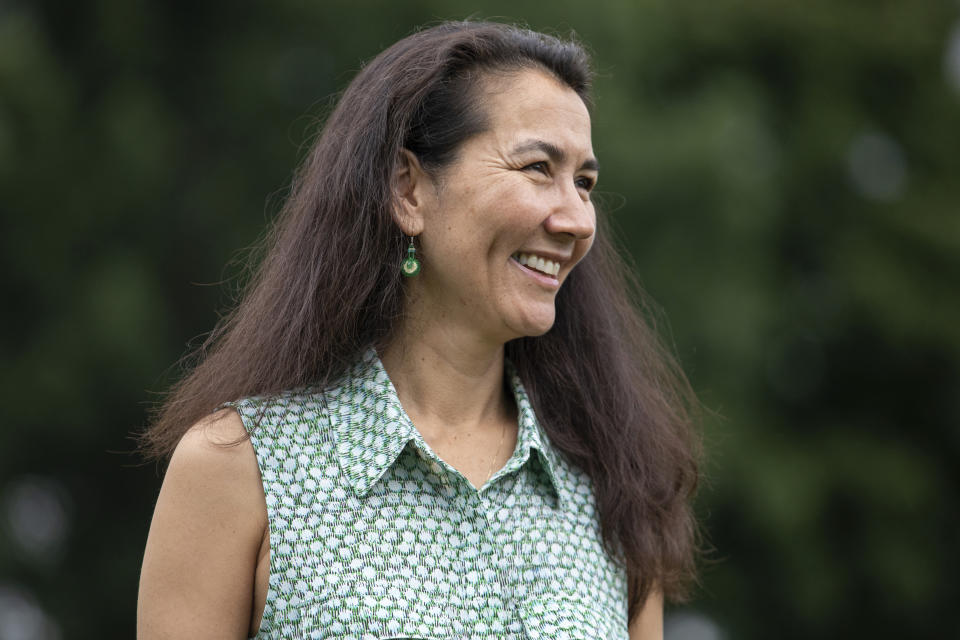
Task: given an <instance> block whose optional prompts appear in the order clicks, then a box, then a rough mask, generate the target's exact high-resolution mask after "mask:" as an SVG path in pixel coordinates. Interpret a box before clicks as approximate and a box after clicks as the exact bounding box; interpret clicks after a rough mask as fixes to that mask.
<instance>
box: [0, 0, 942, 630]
mask: <svg viewBox="0 0 960 640" xmlns="http://www.w3.org/2000/svg"><path fill="white" fill-rule="evenodd" d="M471 15H472V16H474V17H478V18H494V19H497V20H502V21H512V22H523V23H527V24H529V25H530V26H532V27H533V28H536V29H542V30H547V31H551V32H554V33H559V34H566V33H569V32H570V30H575V31H576V33H577V34H579V36H580V37H581V38H582V39H583V40H584V41H585V42H586V43H587V44H588V45H589V46H590V48H591V49H592V51H593V52H594V53H595V57H596V63H597V67H598V70H599V78H598V82H597V96H598V98H597V104H596V108H595V110H594V114H593V115H594V148H595V151H596V152H597V154H598V157H599V158H600V160H601V164H602V165H603V171H602V176H601V180H600V185H599V190H600V191H601V192H602V194H601V198H602V201H603V203H604V205H605V208H606V210H607V211H608V212H610V215H612V217H613V219H614V220H615V222H616V225H617V227H618V228H619V230H620V232H621V237H622V239H623V244H624V246H625V247H626V248H627V249H628V251H629V252H630V254H631V256H632V259H633V261H634V262H635V264H636V268H637V270H638V272H639V274H640V277H641V280H642V282H643V283H644V286H645V287H646V289H647V290H648V292H649V293H650V294H651V295H652V296H653V298H654V299H656V300H657V301H658V303H659V304H660V305H661V306H662V307H663V310H664V315H663V319H662V321H661V322H660V325H659V326H660V328H661V329H662V330H663V331H664V332H665V334H666V335H667V336H668V340H670V341H671V342H672V343H673V344H675V345H676V349H677V352H678V354H679V356H680V358H681V360H682V362H683V365H684V367H685V369H686V370H687V372H688V373H689V375H690V377H691V379H692V381H693V383H694V386H695V388H696V389H697V391H698V393H699V394H700V397H701V399H702V400H703V402H704V404H705V405H706V407H707V408H708V409H709V412H708V414H707V416H706V420H705V423H704V425H703V430H704V437H705V442H706V449H707V452H708V460H707V463H706V466H705V475H704V481H703V483H702V485H701V490H700V493H699V496H698V500H697V508H698V511H699V513H700V516H701V520H702V522H703V524H704V528H705V531H706V532H707V535H708V538H709V541H710V543H711V544H712V546H713V547H714V550H713V551H712V552H711V553H710V554H709V556H708V560H707V561H706V562H705V563H704V565H703V572H702V579H703V584H702V586H701V588H700V589H699V590H698V591H697V592H696V595H695V597H694V599H693V601H692V602H690V603H689V604H687V605H684V606H682V607H673V608H670V609H669V610H668V620H667V621H668V629H667V637H668V639H670V638H672V639H674V640H683V639H689V640H712V639H715V638H728V639H733V638H745V639H753V638H757V639H759V638H798V639H799V638H851V637H856V638H859V637H863V638H905V637H909V638H954V637H960V620H958V616H957V612H956V604H957V603H958V602H960V588H958V586H957V585H958V580H957V579H956V574H957V571H958V569H960V562H958V558H960V554H958V551H957V549H956V545H957V533H958V530H960V527H958V524H960V523H958V520H960V517H958V513H960V509H958V506H960V502H958V488H960V482H958V475H960V473H958V467H960V465H958V462H960V455H958V452H960V357H958V356H960V296H958V286H960V210H958V209H960V179H958V175H960V20H958V17H960V5H958V4H957V3H955V2H947V1H943V2H936V1H934V0H924V1H917V2H904V1H896V2H895V1H874V2H865V1H854V0H807V1H806V2H794V3H786V2H776V1H772V0H767V1H764V0H740V1H734V0H709V1H708V0H686V1H680V0H677V1H674V2H666V1H662V2H654V1H638V2H627V1H625V0H622V1H620V2H587V3H584V2H553V3H534V2H526V1H519V0H518V1H512V2H486V3H480V4H468V3H464V2H460V1H459V0H452V1H448V2H442V3H441V2H426V1H413V2H379V3H373V2H341V1H337V2H319V1H312V2H311V1H297V2H293V1H290V0H286V1H275V2H269V3H268V2H259V3H257V2H244V1H237V2H230V3H214V2H182V1H175V2H174V1H171V2H162V3H161V2H143V1H139V2H138V1H135V0H102V1H99V2H86V3H54V2H36V3H24V2H16V1H12V2H11V1H8V2H4V3H3V4H2V5H0V212H2V222H0V225H2V226H0V265H2V271H3V280H2V296H3V297H2V300H3V302H2V303H0V317H2V333H0V362H2V370H0V376H2V377H0V394H2V395H0V427H2V428H0V638H5V639H6V638H11V639H15V640H16V639H19V638H31V639H32V638H59V637H62V638H128V637H132V636H133V629H134V624H135V606H136V590H137V581H138V573H139V568H140V561H141V558H142V553H143V547H144V543H145V540H146V534H147V528H148V526H149V519H150V514H151V512H152V508H153V503H154V500H155V498H156V494H157V490H158V488H159V484H160V475H159V472H158V469H157V468H156V467H155V466H154V465H146V466H144V465H143V464H142V463H141V461H140V460H139V459H138V457H137V456H135V455H132V454H131V453H130V452H131V451H132V449H133V442H132V440H131V439H130V434H131V432H132V431H134V430H136V429H138V428H139V427H140V426H141V425H143V423H144V421H145V419H146V417H145V416H146V410H147V408H148V407H149V405H150V403H152V402H155V401H156V400H157V398H158V397H159V396H158V395H157V394H158V393H159V392H161V391H163V390H164V389H165V388H166V386H167V385H168V384H169V383H170V382H171V381H172V380H173V379H175V377H176V376H177V375H178V374H179V371H180V369H179V368H178V367H177V365H175V364H174V363H175V362H176V361H177V360H178V358H179V357H180V356H181V355H182V354H183V353H184V352H185V350H186V349H187V346H188V344H189V345H196V344H197V343H198V340H199V339H200V338H201V337H202V335H203V334H204V333H205V332H206V331H209V330H210V329H211V328H212V326H213V324H214V323H215V322H216V320H217V317H218V315H217V312H218V311H222V310H223V309H224V308H226V306H227V305H228V304H229V302H230V300H231V297H232V295H233V294H234V293H235V291H236V288H237V286H238V279H237V278H238V276H240V275H241V274H242V271H243V260H244V256H245V253H244V252H243V251H242V250H243V249H244V248H245V247H248V246H250V245H252V244H253V243H254V242H255V241H256V240H257V239H258V238H259V237H260V235H261V233H262V232H263V229H264V226H265V223H266V222H267V221H268V220H269V219H270V218H271V217H272V216H273V215H274V214H275V213H276V211H277V209H278V207H279V204H280V203H281V202H282V199H283V196H284V193H285V188H286V186H287V185H288V182H289V179H290V176H291V173H292V170H293V168H294V167H295V166H296V164H297V162H298V159H299V158H300V157H302V154H303V152H304V150H305V148H306V147H305V145H306V144H307V142H308V141H309V138H310V136H311V135H312V134H313V133H314V132H315V130H316V123H317V121H318V118H319V117H321V116H322V114H323V113H324V112H325V111H326V110H327V109H328V108H329V105H330V104H331V96H332V95H333V94H334V93H335V92H336V91H338V90H340V89H342V88H343V87H344V86H345V85H346V84H347V83H348V82H349V80H350V79H351V78H352V76H353V75H354V74H355V73H356V71H357V70H358V69H359V68H360V66H361V64H362V62H363V61H364V60H368V59H369V58H371V57H372V56H374V55H375V54H376V53H377V52H379V51H380V50H382V49H383V48H385V47H386V46H388V45H389V44H391V43H392V42H394V41H396V40H398V39H399V38H401V37H403V36H404V35H407V34H409V33H410V32H411V31H412V30H413V29H414V28H416V27H417V26H418V25H422V24H426V23H432V22H435V21H437V20H439V19H444V18H464V17H467V16H471Z"/></svg>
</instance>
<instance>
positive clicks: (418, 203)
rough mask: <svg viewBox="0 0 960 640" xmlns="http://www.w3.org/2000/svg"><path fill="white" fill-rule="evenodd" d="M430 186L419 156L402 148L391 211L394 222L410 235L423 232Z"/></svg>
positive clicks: (395, 174)
mask: <svg viewBox="0 0 960 640" xmlns="http://www.w3.org/2000/svg"><path fill="white" fill-rule="evenodd" d="M429 188H430V179H429V177H428V176H427V174H426V173H425V172H424V171H423V168H422V167H421V166H420V161H419V160H418V159H417V156H416V155H414V154H413V152H411V151H410V150H409V149H401V150H400V155H399V157H398V158H397V164H396V169H395V170H394V173H393V180H392V192H393V202H392V203H391V213H392V214H393V219H394V222H396V223H397V226H399V227H400V229H401V230H402V231H403V233H405V234H406V235H408V236H417V235H420V233H422V232H423V227H424V223H423V221H424V214H425V209H426V202H427V198H428V189H429Z"/></svg>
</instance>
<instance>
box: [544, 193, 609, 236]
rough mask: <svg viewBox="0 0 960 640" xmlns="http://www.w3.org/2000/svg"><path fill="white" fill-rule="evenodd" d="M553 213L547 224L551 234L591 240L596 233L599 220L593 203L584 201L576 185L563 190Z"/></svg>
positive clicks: (588, 200) (587, 200)
mask: <svg viewBox="0 0 960 640" xmlns="http://www.w3.org/2000/svg"><path fill="white" fill-rule="evenodd" d="M560 191H562V193H560V194H558V196H557V203H556V206H555V207H554V210H553V212H552V213H551V214H550V216H549V217H548V218H547V220H546V222H545V226H546V229H547V231H548V232H549V233H557V234H567V235H570V236H573V238H575V239H576V240H583V239H586V238H589V237H590V236H592V235H593V234H594V231H596V225H597V219H596V212H595V210H594V207H593V202H592V201H590V199H589V198H588V199H586V200H584V198H583V193H582V192H581V190H580V189H578V188H577V187H576V185H574V184H571V185H570V186H569V187H567V188H564V189H561V190H560Z"/></svg>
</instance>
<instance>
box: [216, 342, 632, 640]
mask: <svg viewBox="0 0 960 640" xmlns="http://www.w3.org/2000/svg"><path fill="white" fill-rule="evenodd" d="M506 378H507V381H508V382H509V386H510V388H511V390H512V392H513V397H514V400H515V401H516V405H517V410H518V416H519V418H518V420H519V424H518V437H517V445H516V448H515V449H514V452H513V455H512V457H511V458H510V459H509V461H508V462H507V463H506V465H505V466H504V467H503V468H501V469H500V470H499V471H497V472H496V473H495V474H494V475H493V476H492V477H491V478H490V479H489V480H488V481H487V482H486V483H485V484H484V486H483V487H482V488H481V489H480V490H477V489H476V488H475V487H473V485H471V484H470V482H469V481H468V480H467V479H466V478H465V477H464V476H463V475H462V474H460V472H458V471H457V470H456V469H454V468H453V467H451V466H450V465H449V464H447V463H446V462H444V461H443V460H442V459H441V458H439V457H438V456H437V455H436V453H434V452H433V451H432V450H431V449H430V447H429V446H428V445H427V443H426V442H425V441H424V439H423V437H422V436H421V435H420V433H419V432H418V431H417V429H416V428H415V427H414V425H413V424H412V422H411V421H410V419H409V417H408V416H407V415H406V413H405V412H404V410H403V407H402V406H401V405H400V400H399V398H398V397H397V392H396V390H395V388H394V386H393V383H392V382H391V381H390V379H389V377H388V376H387V373H386V371H385V370H384V368H383V365H382V363H381V362H380V359H379V358H378V357H377V354H376V351H374V350H373V349H370V350H368V351H367V352H366V353H365V354H364V355H363V356H362V357H361V358H360V359H359V360H358V361H357V362H356V363H355V365H354V366H353V367H352V368H351V369H350V370H349V371H348V372H347V373H346V374H345V375H344V376H343V377H342V379H341V380H339V381H338V382H337V383H336V384H334V385H333V386H332V387H331V388H329V389H327V390H317V389H310V388H304V389H298V390H292V391H288V392H284V393H281V394H278V395H274V396H270V397H265V396H262V397H251V398H245V399H242V400H239V401H236V402H231V403H227V405H226V406H232V407H234V408H235V409H236V410H237V411H238V413H239V414H240V417H241V419H242V420H243V423H244V426H245V427H246V428H247V430H248V431H249V432H250V436H251V440H252V443H253V447H254V451H255V452H256V457H257V464H258V465H259V467H260V473H261V476H262V479H263V489H264V493H265V496H266V503H267V513H268V518H269V529H270V531H269V535H270V577H269V589H268V592H267V602H266V607H265V609H264V612H263V621H262V623H261V625H260V630H259V632H258V634H257V635H256V638H257V639H258V640H259V639H263V640H266V639H271V640H280V639H289V638H297V639H299V638H309V639H311V640H321V639H328V638H338V639H347V640H385V639H387V638H421V639H436V640H439V639H443V640H448V639H450V638H464V639H466V638H470V639H471V640H504V639H506V640H527V639H532V640H540V639H542V640H548V639H549V640H562V639H571V640H588V639H589V640H596V639H597V638H612V639H616V640H626V639H627V638H628V635H627V583H626V574H625V571H624V569H623V567H622V565H621V563H619V562H617V561H616V560H615V558H613V557H611V556H610V555H609V554H608V553H607V551H606V550H605V547H604V546H603V543H602V539H601V536H600V527H599V522H598V520H597V514H596V511H595V502H594V494H593V488H592V483H591V481H590V479H589V477H588V476H587V475H586V474H585V473H584V472H583V471H581V470H580V469H578V468H576V467H575V466H573V465H572V464H571V463H570V462H568V460H567V459H566V458H565V457H564V456H563V455H562V454H561V453H560V452H559V451H558V450H556V449H555V448H553V447H552V446H551V444H550V442H549V440H548V439H547V437H546V434H545V433H544V431H543V430H542V429H541V427H540V425H539V423H538V421H537V418H536V416H535V415H534V412H533V409H532V408H531V405H530V401H529V399H528V397H527V394H526V392H525V391H524V388H523V385H522V383H521V381H520V378H519V376H518V375H517V374H516V371H515V369H514V368H513V366H512V365H511V363H510V362H509V361H508V362H507V363H506Z"/></svg>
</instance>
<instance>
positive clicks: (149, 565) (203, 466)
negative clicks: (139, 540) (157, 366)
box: [137, 409, 267, 640]
mask: <svg viewBox="0 0 960 640" xmlns="http://www.w3.org/2000/svg"><path fill="white" fill-rule="evenodd" d="M215 417H216V418H220V419H218V420H217V419H212V418H213V417H211V418H207V419H205V420H203V421H201V422H200V423H198V424H197V425H195V426H194V427H192V428H191V429H190V431H188V432H187V434H186V435H184V437H183V439H182V440H181V441H180V443H179V444H178V445H177V448H176V450H175V451H174V454H173V457H172V458H171V460H170V466H169V467H168V469H167V473H166V476H165V477H164V480H163V486H162V488H161V489H160V496H159V498H158V499H157V506H156V509H155V510H154V514H153V521H152V522H151V524H150V534H149V536H148V537H147V548H146V552H145V554H144V558H143V569H142V571H141V574H140V593H139V598H138V602H137V637H138V638H139V639H140V640H161V639H166V638H210V639H220V638H223V639H226V638H230V639H239V638H246V637H247V635H248V632H249V631H250V626H251V625H250V622H251V621H250V617H251V609H252V606H253V589H254V573H255V570H256V563H257V555H258V550H259V549H260V543H261V541H262V539H263V535H264V531H265V530H266V527H267V506H266V500H265V499H264V495H263V485H262V484H261V480H260V470H259V468H258V466H257V460H256V456H255V455H254V452H253V446H252V445H251V443H250V441H249V440H245V441H243V442H241V443H240V444H239V445H236V446H233V447H223V446H218V444H217V443H226V442H233V441H235V440H237V439H238V438H239V437H241V436H242V435H243V434H244V427H243V424H242V422H241V421H240V416H238V415H237V413H236V412H235V411H233V410H229V409H227V410H223V411H221V412H219V413H218V414H215Z"/></svg>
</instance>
